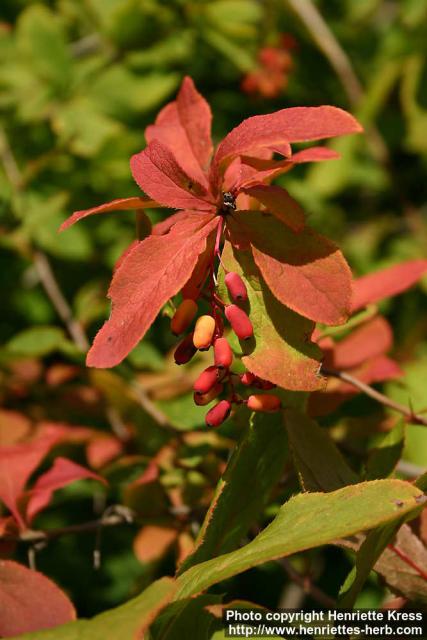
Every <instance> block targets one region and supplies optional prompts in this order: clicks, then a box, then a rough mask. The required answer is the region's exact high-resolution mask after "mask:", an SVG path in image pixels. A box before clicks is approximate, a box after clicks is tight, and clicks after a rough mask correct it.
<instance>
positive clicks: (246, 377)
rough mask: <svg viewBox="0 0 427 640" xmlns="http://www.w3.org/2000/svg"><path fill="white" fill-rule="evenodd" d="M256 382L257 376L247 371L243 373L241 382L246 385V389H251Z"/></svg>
mask: <svg viewBox="0 0 427 640" xmlns="http://www.w3.org/2000/svg"><path fill="white" fill-rule="evenodd" d="M254 380H256V376H255V375H254V374H253V373H251V372H250V371H245V373H242V375H241V376H240V382H241V383H242V384H244V385H245V387H250V386H251V385H252V384H253V383H254Z"/></svg>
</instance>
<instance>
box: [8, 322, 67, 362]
mask: <svg viewBox="0 0 427 640" xmlns="http://www.w3.org/2000/svg"><path fill="white" fill-rule="evenodd" d="M67 342H68V341H67V340H66V338H65V333H64V331H63V330H62V329H59V328H58V327H32V328H31V329H25V330H24V331H21V332H20V333H18V334H16V335H15V336H14V337H13V338H12V339H11V340H9V342H8V343H7V344H6V349H7V350H8V351H9V352H10V353H12V354H14V355H15V354H16V355H20V356H21V355H22V356H29V357H34V358H37V357H41V356H46V355H48V354H49V353H52V352H54V351H57V350H58V349H61V348H63V347H64V346H65V345H66V344H67Z"/></svg>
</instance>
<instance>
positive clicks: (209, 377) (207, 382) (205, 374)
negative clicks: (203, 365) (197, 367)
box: [193, 366, 220, 394]
mask: <svg viewBox="0 0 427 640" xmlns="http://www.w3.org/2000/svg"><path fill="white" fill-rule="evenodd" d="M219 377H220V375H219V371H218V367H215V366H212V367H208V368H207V369H205V370H204V371H202V373H201V374H200V375H199V377H198V378H197V380H196V382H195V383H194V385H193V389H194V391H195V392H196V393H202V394H203V393H208V391H210V390H211V389H212V387H213V386H214V385H215V384H216V383H217V382H218V381H219Z"/></svg>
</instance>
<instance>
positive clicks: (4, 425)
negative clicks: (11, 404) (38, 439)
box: [0, 409, 31, 447]
mask: <svg viewBox="0 0 427 640" xmlns="http://www.w3.org/2000/svg"><path fill="white" fill-rule="evenodd" d="M30 431H31V420H30V419H29V418H27V416H25V415H24V414H23V413H19V411H12V410H10V409H0V447H8V446H10V445H14V444H17V443H18V442H19V441H20V440H23V439H24V438H25V437H26V436H28V435H29V433H30Z"/></svg>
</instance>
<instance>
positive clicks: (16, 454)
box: [0, 435, 58, 528]
mask: <svg viewBox="0 0 427 640" xmlns="http://www.w3.org/2000/svg"><path fill="white" fill-rule="evenodd" d="M57 442H58V437H57V436H48V435H46V436H45V437H43V438H40V439H38V440H34V441H32V442H26V443H23V444H17V445H14V446H11V447H1V448H0V500H1V501H2V502H3V503H4V504H5V505H6V506H7V508H8V509H9V511H10V512H11V513H12V514H13V516H14V517H15V518H16V520H17V522H18V524H19V526H20V527H22V528H25V521H24V518H23V516H22V515H21V512H20V509H19V499H20V497H21V496H22V494H23V491H24V488H25V485H26V484H27V481H28V479H29V477H30V476H31V474H32V473H33V471H35V470H36V469H37V467H38V466H39V464H40V463H41V461H42V460H43V458H44V457H45V456H46V455H47V454H48V453H49V451H50V449H51V448H52V447H53V446H54V445H55V444H56V443H57Z"/></svg>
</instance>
